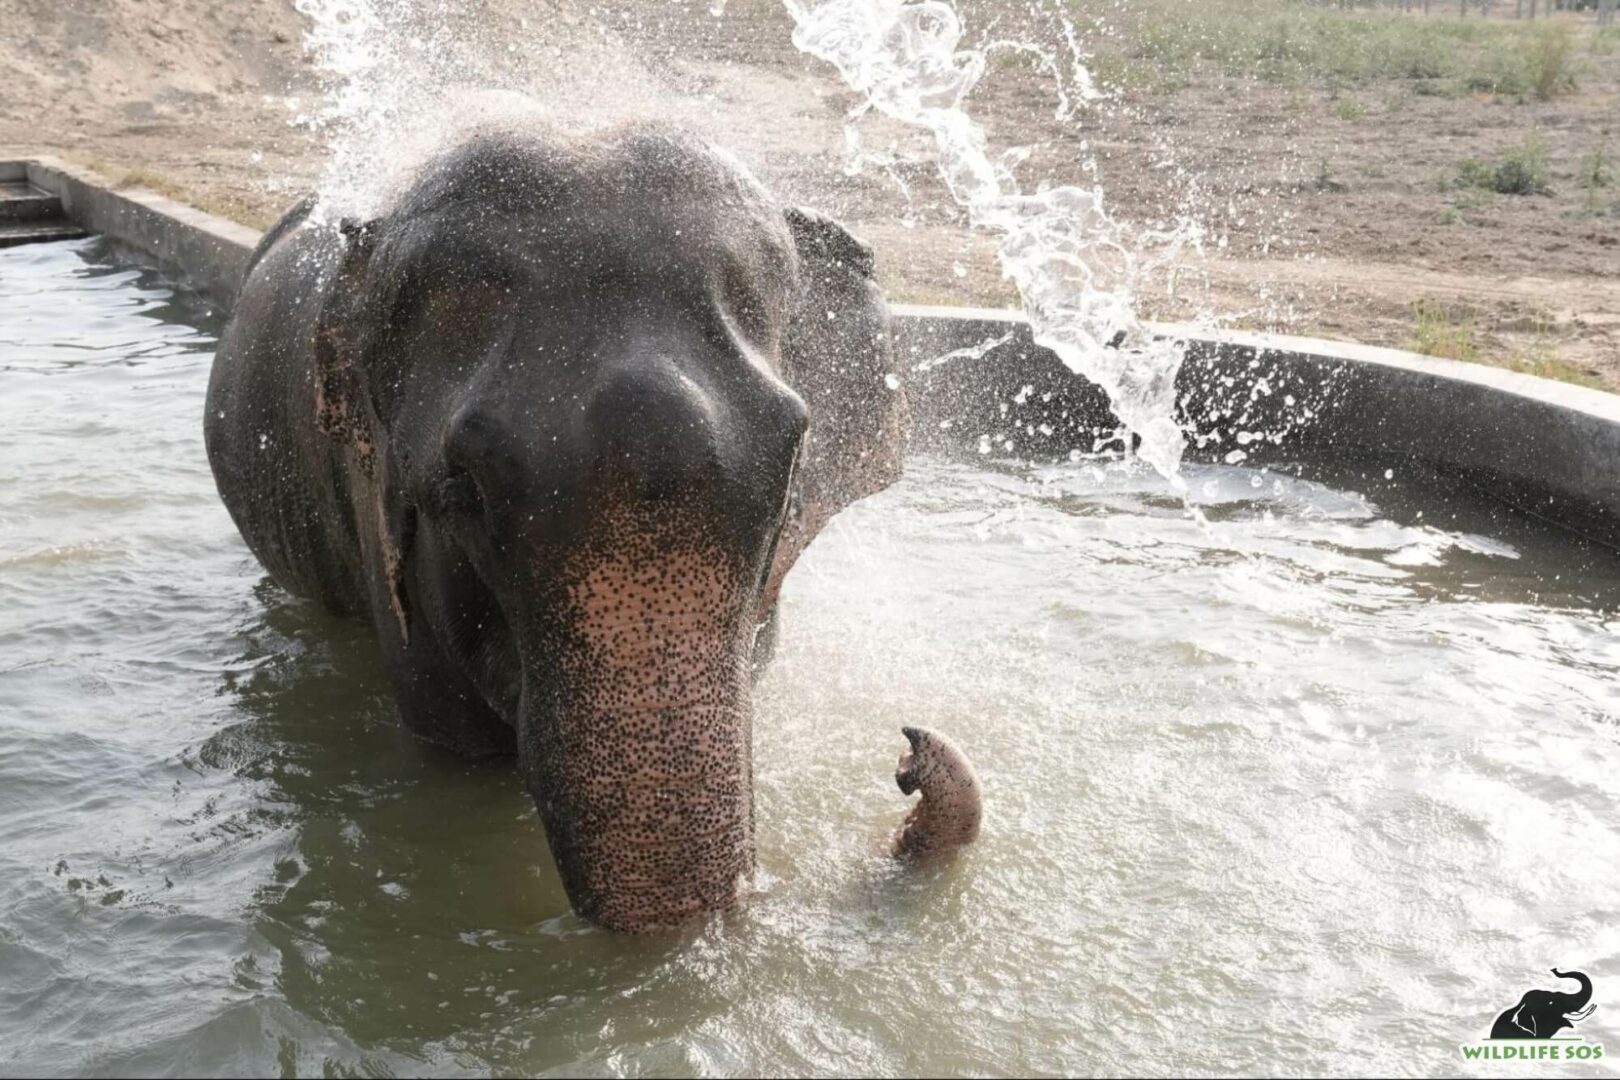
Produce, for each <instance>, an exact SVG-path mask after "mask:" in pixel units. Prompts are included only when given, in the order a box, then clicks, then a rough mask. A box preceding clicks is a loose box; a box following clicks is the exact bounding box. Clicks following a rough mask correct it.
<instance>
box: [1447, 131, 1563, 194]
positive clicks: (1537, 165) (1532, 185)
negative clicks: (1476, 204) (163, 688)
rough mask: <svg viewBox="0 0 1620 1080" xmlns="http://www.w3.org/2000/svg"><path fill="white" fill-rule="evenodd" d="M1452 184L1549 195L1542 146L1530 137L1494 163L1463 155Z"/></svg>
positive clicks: (1545, 156)
mask: <svg viewBox="0 0 1620 1080" xmlns="http://www.w3.org/2000/svg"><path fill="white" fill-rule="evenodd" d="M1453 186H1455V187H1459V188H1482V189H1484V190H1486V191H1494V192H1496V193H1497V194H1498V195H1550V194H1552V188H1551V187H1550V186H1548V184H1547V151H1546V148H1545V147H1543V146H1542V145H1541V140H1540V139H1538V138H1536V137H1535V136H1531V137H1530V138H1527V139H1526V140H1525V141H1524V142H1522V143H1520V144H1519V145H1518V146H1516V147H1514V148H1513V149H1512V150H1509V151H1508V152H1507V153H1506V154H1505V155H1503V157H1502V160H1501V161H1498V162H1495V163H1491V162H1485V161H1481V160H1479V159H1478V158H1464V159H1463V160H1461V161H1459V162H1458V163H1457V175H1456V179H1455V180H1454V181H1453Z"/></svg>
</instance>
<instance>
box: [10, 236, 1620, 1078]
mask: <svg viewBox="0 0 1620 1080" xmlns="http://www.w3.org/2000/svg"><path fill="white" fill-rule="evenodd" d="M217 325H218V324H217V320H216V319H215V317H214V316H213V315H211V314H209V313H208V312H207V311H206V310H204V308H203V307H201V306H199V305H198V304H197V303H195V302H191V301H188V300H186V299H185V298H183V297H180V296H177V295H176V293H175V291H174V290H173V289H172V288H171V287H170V285H169V284H167V283H166V282H165V281H164V280H162V279H161V278H159V277H157V276H155V275H153V274H151V273H150V272H147V271H143V270H139V269H133V268H130V267H128V266H126V265H123V264H121V263H120V262H118V261H117V260H116V259H114V258H113V257H112V254H111V253H110V252H109V251H108V250H107V249H106V248H105V247H103V246H102V245H101V244H100V243H99V242H97V241H85V242H76V243H71V244H59V245H50V246H34V247H24V248H19V249H13V250H10V251H3V252H0V836H3V837H4V843H3V844H0V1072H6V1073H9V1074H53V1075H55V1074H65V1073H88V1074H96V1075H128V1074H265V1073H278V1072H280V1073H284V1074H288V1075H291V1074H294V1073H299V1074H311V1073H322V1072H327V1073H332V1072H351V1071H358V1072H366V1073H372V1074H384V1073H390V1072H391V1073H399V1074H406V1073H424V1072H433V1073H452V1074H456V1073H466V1074H487V1073H490V1072H494V1073H500V1074H511V1073H530V1072H539V1073H545V1072H556V1073H565V1074H577V1073H588V1074H624V1073H636V1074H686V1073H693V1074H695V1073H756V1072H763V1073H766V1074H780V1073H801V1072H839V1073H850V1072H876V1073H916V1074H928V1075H937V1074H940V1073H946V1074H956V1073H988V1074H1022V1073H1029V1072H1036V1073H1053V1072H1063V1073H1118V1072H1123V1073H1148V1074H1189V1073H1190V1074H1201V1073H1211V1072H1222V1073H1230V1072H1237V1073H1263V1074H1277V1073H1283V1074H1300V1073H1362V1074H1368V1073H1387V1074H1396V1075H1408V1074H1432V1073H1437V1072H1438V1073H1446V1072H1456V1071H1460V1070H1463V1069H1465V1068H1467V1067H1465V1066H1464V1065H1463V1063H1462V1062H1461V1061H1460V1060H1459V1059H1458V1055H1457V1044H1458V1043H1459V1042H1462V1041H1468V1040H1473V1039H1477V1038H1479V1037H1482V1036H1483V1035H1484V1034H1485V1033H1486V1032H1487V1030H1488V1028H1489V1024H1490V1021H1491V1019H1492V1018H1493V1017H1494V1015H1495V1013H1496V1012H1498V1011H1500V1010H1501V1009H1502V1008H1505V1007H1506V1006H1507V1005H1508V1004H1509V1003H1510V1002H1512V1001H1513V1000H1515V999H1516V998H1517V996H1518V995H1519V994H1520V993H1521V992H1523V990H1525V989H1527V988H1528V987H1529V986H1530V985H1532V984H1536V983H1537V982H1538V980H1544V979H1546V978H1547V976H1546V974H1545V973H1546V969H1547V968H1549V967H1551V966H1553V965H1557V966H1559V967H1563V968H1570V967H1574V968H1579V969H1581V970H1584V971H1587V972H1588V973H1589V974H1591V975H1592V977H1593V979H1594V981H1595V982H1596V984H1597V986H1598V1001H1599V1003H1600V1006H1599V1009H1598V1011H1597V1014H1596V1015H1595V1016H1594V1017H1593V1018H1592V1019H1591V1020H1589V1021H1587V1022H1586V1023H1584V1024H1582V1025H1581V1028H1580V1033H1581V1034H1583V1035H1585V1036H1586V1037H1587V1038H1588V1039H1605V1040H1606V1041H1607V1042H1608V1044H1609V1046H1610V1047H1611V1048H1613V1049H1614V1050H1615V1051H1617V1052H1620V1028H1617V1027H1616V1024H1615V1017H1617V1016H1620V1008H1617V1007H1612V1006H1609V1005H1606V1004H1604V1002H1605V1001H1608V1000H1609V999H1608V998H1606V997H1605V993H1606V991H1605V990H1604V987H1605V986H1608V987H1613V986H1617V985H1620V960H1617V959H1616V955H1617V953H1620V899H1617V895H1616V889H1615V876H1614V867H1615V866H1616V865H1620V813H1617V810H1620V806H1617V802H1620V739H1617V730H1620V729H1617V727H1616V723H1617V720H1620V680H1617V678H1616V676H1617V674H1620V672H1617V669H1620V645H1617V644H1616V637H1615V633H1614V630H1615V626H1614V624H1613V622H1612V620H1611V617H1610V616H1609V615H1607V614H1606V612H1607V611H1608V610H1612V609H1613V608H1614V606H1615V604H1614V598H1615V592H1616V589H1615V581H1616V579H1617V577H1620V575H1617V574H1616V572H1615V570H1616V567H1615V562H1614V557H1613V556H1612V555H1609V554H1606V553H1595V552H1593V551H1590V550H1588V549H1586V548H1583V547H1581V546H1579V545H1577V544H1575V543H1573V542H1571V541H1569V540H1567V539H1565V538H1562V537H1560V536H1558V535H1555V534H1549V533H1547V532H1545V531H1542V530H1540V529H1538V528H1536V527H1534V526H1531V525H1528V524H1526V523H1523V522H1515V521H1513V520H1511V519H1508V518H1505V517H1503V516H1502V515H1500V514H1496V513H1492V512H1490V511H1489V510H1488V509H1484V508H1480V507H1477V506H1471V505H1469V504H1467V503H1464V502H1458V501H1457V500H1456V497H1455V495H1453V494H1451V493H1448V492H1446V491H1445V490H1444V489H1443V487H1432V488H1431V487H1425V486H1423V485H1422V484H1421V483H1419V482H1418V480H1417V478H1412V480H1411V482H1405V478H1402V477H1397V478H1395V479H1394V480H1393V481H1391V482H1383V481H1381V478H1380V477H1379V476H1378V475H1376V474H1372V475H1371V479H1370V480H1368V481H1367V482H1366V483H1362V482H1360V481H1359V480H1358V479H1357V478H1356V477H1354V476H1346V477H1340V478H1338V479H1336V480H1335V482H1334V483H1333V484H1324V483H1318V482H1312V481H1310V480H1305V479H1301V478H1299V477H1298V476H1296V475H1292V474H1290V473H1288V472H1286V471H1282V472H1278V471H1273V472H1270V473H1259V472H1255V471H1252V470H1245V469H1240V468H1228V467H1208V466H1204V467H1189V468H1188V472H1187V478H1188V483H1189V489H1190V490H1191V491H1192V492H1193V494H1194V496H1195V497H1196V498H1198V499H1199V500H1200V501H1201V502H1202V504H1203V505H1204V507H1205V509H1206V512H1207V513H1208V516H1209V517H1210V519H1211V521H1212V523H1213V524H1212V526H1211V527H1210V528H1208V529H1205V528H1202V527H1200V526H1199V525H1198V524H1196V523H1194V522H1191V521H1189V520H1187V519H1186V517H1185V516H1184V515H1183V514H1182V513H1181V511H1180V510H1179V508H1178V506H1177V505H1176V503H1175V500H1174V499H1173V498H1171V495H1170V492H1169V489H1168V487H1167V486H1166V485H1165V484H1164V483H1163V481H1161V480H1158V479H1157V478H1155V477H1154V476H1153V475H1152V474H1151V473H1149V472H1148V471H1147V470H1146V469H1143V468H1131V467H1124V466H1117V465H1102V464H1098V465H1093V464H1090V463H1085V462H1082V463H1078V464H1065V465H1063V466H1061V467H1059V466H1042V467H1031V466H1024V465H1018V464H1014V463H994V462H990V463H985V462H980V463H977V464H975V465H974V466H972V467H969V466H966V465H961V464H951V463H947V462H942V461H930V460H921V461H917V462H915V463H913V465H912V467H911V469H910V473H909V475H908V477H907V479H906V480H905V482H904V483H902V484H901V485H899V486H898V487H897V488H895V489H893V490H891V491H889V492H887V493H885V494H883V495H882V496H879V497H877V498H874V499H871V500H869V501H868V502H866V503H864V504H862V505H860V506H858V507H856V508H855V509H853V510H851V511H850V512H849V513H847V514H846V515H845V516H844V517H842V518H840V519H839V520H838V521H837V522H835V523H834V525H833V526H832V527H831V528H830V530H829V531H828V532H827V534H825V535H824V536H823V537H822V538H821V539H820V540H818V541H817V543H816V544H815V545H814V547H813V548H812V549H811V550H810V551H809V552H808V553H807V555H806V556H805V559H804V561H803V562H802V563H801V565H800V567H799V568H798V569H797V570H795V572H794V574H793V575H792V577H791V578H790V580H789V583H788V589H787V592H786V594H785V599H784V603H785V612H784V624H783V625H784V632H783V637H782V644H781V648H780V652H779V655H778V658H777V660H776V662H775V664H774V665H773V666H772V668H771V669H770V671H769V673H768V674H767V675H766V677H765V678H764V680H763V682H762V684H761V687H760V701H759V707H758V713H759V715H758V720H757V733H756V759H757V770H758V820H759V823H760V879H759V889H758V894H757V895H756V896H755V897H754V899H753V901H752V902H751V903H750V904H749V905H748V907H747V908H746V910H744V911H743V912H741V913H740V914H738V915H736V916H734V917H732V918H730V919H729V920H726V921H725V922H723V923H722V924H719V925H716V926H712V927H709V928H707V929H705V930H702V931H699V932H695V933H692V934H689V935H686V936H683V937H680V938H677V939H655V940H635V939H624V938H617V937H613V936H610V935H607V934H603V933H600V932H597V931H595V930H593V929H591V928H590V927H588V926H586V925H583V924H582V923H580V922H579V921H578V920H576V919H575V918H574V917H573V916H572V915H570V914H569V913H568V911H567V906H566V903H565V902H564V899H563V896H562V893H561V890H560V888H559V886H558V883H557V880H556V877H555V874H554V872H553V871H552V869H551V867H550V863H549V857H548V855H547V852H546V847H545V840H544V837H543V835H542V833H541V831H540V829H539V827H538V825H537V822H536V818H535V815H534V812H533V808H532V806H531V805H530V804H529V803H528V801H527V799H526V798H525V797H524V795H523V792H522V790H521V788H520V786H519V784H518V782H517V779H516V776H515V774H514V773H513V772H512V770H511V769H510V768H509V767H504V766H489V765H469V764H467V763H464V762H461V761H458V760H455V759H453V758H450V757H447V756H445V755H443V754H441V753H438V752H436V751H435V750H433V749H431V748H429V747H425V746H423V745H421V744H420V743H418V742H416V741H414V740H412V739H411V738H409V737H408V736H406V735H404V734H403V733H401V732H400V731H399V730H398V729H397V728H396V727H395V726H394V724H393V721H392V718H391V711H390V704H389V698H388V694H387V690H386V687H385V685H384V683H383V681H382V679H381V676H380V672H379V671H378V665H377V661H376V656H375V648H374V645H373V644H372V642H371V640H370V638H369V636H368V635H367V633H366V632H365V631H363V630H361V629H360V628H358V627H356V626H353V625H351V624H348V623H344V622H341V621H338V620H334V619H331V618H329V617H327V616H325V615H323V614H321V613H320V612H319V611H317V610H315V609H313V608H312V607H311V606H310V605H307V604H304V603H301V602H298V601H294V600H292V599H290V598H288V597H287V596H285V595H284V594H283V593H281V592H280V591H279V590H278V589H276V588H275V587H274V586H272V585H270V584H268V583H267V582H266V581H265V579H264V576H263V574H262V572H261V571H260V569H259V568H258V566H257V564H256V563H255V562H254V561H253V559H252V557H251V556H250V555H249V554H248V552H247V551H246V549H245V548H244V547H243V546H242V544H241V542H240V541H239V539H238V538H237V536H236V533H235V531H234V529H233V528H232V526H231V523H230V520H229V519H228V517H227V516H226V514H225V512H224V510H223V509H222V508H221V506H220V504H219V502H218V499H217V497H216V496H215V494H214V490H213V484H212V480H211V478H210V476H209V473H208V468H207V464H206V461H205V460H204V456H203V450H202V442H201V415H200V413H201V409H202V400H203V388H204V385H205V382H206V378H207V370H208V364H209V361H210V357H211V350H212V348H213V344H214V333H215V332H216V330H217ZM1358 492H1359V494H1358ZM1420 514H1421V516H1419V515H1420ZM902 723H922V724H927V725H931V726H936V727H939V728H941V729H943V730H945V731H948V732H950V733H951V734H953V735H954V736H956V737H957V738H958V739H959V740H960V741H961V742H962V744H963V745H964V746H965V747H967V748H968V750H969V751H970V753H971V754H972V755H973V756H974V757H975V758H976V760H977V762H978V765H979V768H980V771H981V773H982V774H983V777H984V781H985V786H986V789H987V792H988V800H989V803H988V821H987V827H986V832H985V836H984V839H983V841H982V842H981V843H980V844H979V845H978V846H977V847H976V848H974V849H973V850H972V851H971V852H970V853H969V854H968V855H967V856H966V857H965V858H963V859H961V860H960V861H958V862H957V863H955V864H954V865H950V866H947V867H943V868H937V869H933V870H929V871H925V872H922V873H916V874H909V873H901V872H897V871H896V870H895V869H894V868H892V867H891V866H889V865H888V864H886V863H885V862H884V861H883V860H881V859H879V858H877V857H875V856H874V854H873V852H874V850H875V849H876V845H877V842H878V841H879V839H880V838H881V837H882V836H883V835H884V833H885V832H886V831H887V830H889V829H890V828H892V827H893V825H894V824H895V823H896V821H897V820H898V818H899V816H900V814H901V811H902V808H903V803H902V800H901V799H900V796H899V795H898V793H897V792H896V791H895V790H894V786H893V781H892V780H891V778H890V771H891V770H892V767H893V761H894V758H895V756H896V755H897V754H898V752H899V750H900V749H901V746H902V742H901V740H900V738H899V735H898V730H897V729H898V727H899V726H900V725H901V724H902ZM1470 1067H1477V1066H1470ZM1589 1071H1590V1072H1593V1073H1595V1072H1596V1071H1597V1070H1596V1069H1595V1068H1589Z"/></svg>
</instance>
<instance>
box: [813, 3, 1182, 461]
mask: <svg viewBox="0 0 1620 1080" xmlns="http://www.w3.org/2000/svg"><path fill="white" fill-rule="evenodd" d="M784 4H785V5H786V7H787V9H788V12H789V13H790V14H791V15H792V17H793V21H794V24H795V25H794V31H793V44H794V45H795V46H796V47H797V48H798V49H799V50H800V51H802V52H806V53H809V54H810V55H812V56H815V57H818V58H820V59H822V60H825V61H827V62H828V63H830V64H832V65H833V66H834V67H836V68H837V69H838V71H839V74H840V75H842V76H843V79H844V81H845V82H846V83H847V84H848V85H849V86H850V88H851V89H853V90H855V91H856V92H858V93H860V94H863V95H864V96H865V97H866V99H867V102H868V103H869V105H870V106H871V107H872V108H876V109H877V110H878V111H880V112H882V113H884V114H886V115H888V116H890V117H893V118H894V119H896V120H899V121H901V122H903V123H906V124H910V125H913V126H916V127H921V128H923V129H925V130H927V131H929V132H931V133H932V135H933V137H934V145H935V149H936V153H937V159H938V165H939V170H940V174H941V176H942V177H943V179H944V181H945V184H946V186H947V187H948V189H949V190H950V193H951V196H952V198H953V199H955V201H956V202H957V203H958V204H959V205H960V206H962V207H963V208H964V209H965V210H966V211H967V213H968V220H969V221H970V222H971V223H972V225H974V226H975V227H978V228H984V229H987V230H990V231H992V232H994V233H996V234H999V236H1000V245H999V249H998V257H999V260H1000V263H1001V267H1002V272H1003V273H1004V274H1006V276H1007V277H1008V278H1010V279H1011V280H1012V282H1013V284H1014V285H1015V286H1016V287H1017V289H1018V293H1019V296H1020V298H1021V299H1022V301H1023V306H1024V310H1025V312H1026V313H1027V314H1028V316H1029V320H1030V326H1031V329H1032V331H1033V334H1034V339H1035V342H1036V343H1037V344H1039V345H1043V346H1045V347H1046V348H1049V349H1051V350H1052V351H1053V352H1054V353H1056V354H1057V355H1058V357H1060V358H1061V359H1062V360H1063V362H1064V364H1065V365H1067V366H1068V367H1069V368H1070V370H1072V371H1074V372H1076V373H1078V374H1080V375H1082V376H1084V377H1085V378H1087V379H1089V380H1091V381H1092V382H1094V383H1096V384H1097V385H1098V386H1100V387H1101V388H1102V389H1103V391H1104V392H1106V393H1107V395H1108V399H1109V402H1110V403H1111V404H1112V405H1113V408H1114V414H1115V415H1116V416H1117V417H1119V419H1120V421H1121V422H1122V423H1123V424H1124V425H1125V427H1126V428H1128V429H1129V430H1130V431H1131V432H1133V433H1134V434H1135V435H1136V436H1137V437H1138V438H1139V439H1140V440H1141V445H1140V446H1139V447H1138V448H1137V453H1138V455H1139V456H1140V457H1141V458H1142V459H1143V460H1145V461H1146V462H1148V464H1150V465H1152V466H1153V467H1154V468H1155V469H1156V470H1158V472H1159V473H1161V474H1162V475H1163V476H1164V477H1165V478H1166V479H1168V480H1169V481H1170V482H1171V484H1172V485H1173V486H1174V487H1175V488H1176V489H1177V490H1178V491H1181V490H1184V489H1185V484H1184V482H1183V481H1182V479H1181V477H1180V475H1179V468H1180V464H1181V456H1182V452H1183V451H1184V449H1185V446H1186V440H1185V438H1184V437H1183V434H1182V431H1181V428H1180V426H1179V425H1178V424H1177V423H1176V421H1175V403H1176V396H1175V395H1176V390H1175V386H1176V375H1177V373H1178V372H1179V371H1180V369H1181V364H1182V361H1183V359H1184V358H1185V356H1186V343H1185V342H1182V341H1175V340H1170V339H1163V338H1157V337H1155V336H1154V335H1153V334H1151V333H1150V332H1149V331H1148V330H1147V329H1146V327H1144V326H1143V325H1142V322H1141V320H1140V319H1139V318H1137V315H1136V310H1135V303H1134V290H1135V286H1136V284H1137V283H1138V282H1139V281H1141V280H1142V278H1143V277H1144V276H1145V275H1146V274H1148V273H1150V272H1152V271H1153V270H1155V269H1157V268H1159V267H1161V266H1164V265H1166V264H1168V263H1169V262H1171V261H1172V260H1174V259H1175V258H1176V257H1177V256H1178V255H1179V254H1180V251H1181V250H1182V249H1183V247H1185V246H1187V245H1189V244H1192V245H1196V244H1197V243H1198V240H1199V233H1198V231H1197V229H1196V227H1195V226H1193V225H1192V224H1190V223H1186V222H1183V223H1181V224H1179V225H1177V226H1176V227H1174V228H1171V229H1167V230H1162V231H1145V232H1140V233H1136V234H1134V235H1133V234H1131V233H1130V232H1128V231H1127V230H1126V229H1125V228H1123V227H1122V226H1121V225H1120V224H1119V223H1117V222H1116V221H1114V219H1113V218H1112V217H1111V216H1110V215H1109V214H1108V213H1107V211H1106V210H1105V209H1104V207H1103V200H1102V192H1101V190H1100V189H1089V188H1082V187H1076V186H1072V185H1065V186H1061V187H1052V188H1045V189H1042V190H1039V191H1037V192H1035V193H1033V194H1023V193H1020V192H1019V191H1018V187H1017V184H1016V182H1015V181H1014V179H1013V178H1012V177H1011V176H1010V175H1007V174H1006V173H1005V172H1004V171H1002V170H1000V169H998V168H997V167H996V165H995V164H994V163H993V162H992V161H991V158H990V154H989V151H988V147H987V140H986V137H985V133H984V130H983V129H982V128H981V127H979V125H978V124H977V123H976V122H974V120H973V118H972V117H970V116H969V115H968V113H967V111H966V109H965V108H964V106H963V100H964V99H965V98H966V96H967V94H968V93H969V91H971V90H972V89H973V87H974V86H975V84H977V82H978V81H979V79H980V77H981V76H982V75H983V74H984V70H985V59H984V54H983V53H982V52H977V51H973V50H963V49H961V48H959V46H960V43H961V39H962V24H961V20H960V19H959V18H958V17H957V14H956V12H955V10H954V9H953V8H952V7H951V6H949V5H948V4H946V3H943V2H941V0H819V2H818V0H784ZM1081 86H1082V91H1084V90H1085V89H1086V88H1087V87H1088V86H1089V84H1088V83H1087V82H1082V83H1081ZM1116 340H1117V347H1116V346H1115V344H1114V343H1115V342H1116Z"/></svg>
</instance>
